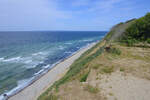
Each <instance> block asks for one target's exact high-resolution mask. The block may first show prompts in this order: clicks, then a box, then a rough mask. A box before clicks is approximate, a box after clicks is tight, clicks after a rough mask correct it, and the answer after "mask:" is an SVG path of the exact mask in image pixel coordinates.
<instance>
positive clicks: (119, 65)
mask: <svg viewBox="0 0 150 100" xmlns="http://www.w3.org/2000/svg"><path fill="white" fill-rule="evenodd" d="M149 16H150V14H149V13H148V14H147V15H146V16H144V17H142V18H139V19H132V20H129V21H127V22H125V23H120V24H118V25H116V26H114V27H113V28H112V29H111V30H110V32H109V33H108V34H107V35H106V36H105V38H104V39H103V40H102V41H101V42H99V43H97V44H96V45H95V46H94V47H93V48H91V49H90V50H88V51H86V52H85V53H84V54H83V55H82V56H81V57H80V58H79V59H77V60H76V61H75V62H74V63H73V64H72V65H71V66H70V69H69V71H68V72H67V73H66V74H65V75H64V76H63V77H62V78H61V79H60V80H58V81H57V82H55V83H54V84H53V85H52V86H51V87H50V88H49V89H47V91H46V92H44V93H43V94H42V95H41V96H40V97H39V98H38V100H142V99H143V98H144V99H143V100H149V98H150V81H149V80H150V67H149V66H150V62H149V61H150V47H149V45H148V46H147V47H145V46H144V47H141V46H133V45H129V43H130V42H129V41H131V42H134V41H138V42H139V43H143V42H147V43H149V36H150V30H149V29H150V27H149V25H150V24H149V22H150V17H149ZM134 43H135V42H134ZM126 83H128V84H126ZM125 94H126V95H125ZM141 97H143V98H141Z"/></svg>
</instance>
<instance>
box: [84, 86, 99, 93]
mask: <svg viewBox="0 0 150 100" xmlns="http://www.w3.org/2000/svg"><path fill="white" fill-rule="evenodd" d="M84 90H85V91H88V92H90V93H98V92H99V89H98V88H97V87H93V86H91V85H86V86H85V87H84Z"/></svg>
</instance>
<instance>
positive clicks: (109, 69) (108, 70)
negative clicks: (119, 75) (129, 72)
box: [101, 66, 114, 74]
mask: <svg viewBox="0 0 150 100" xmlns="http://www.w3.org/2000/svg"><path fill="white" fill-rule="evenodd" d="M101 71H102V72H104V73H107V74H108V73H112V72H113V71H114V67H113V66H111V67H108V66H105V67H104V68H102V70H101Z"/></svg>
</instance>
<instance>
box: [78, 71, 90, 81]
mask: <svg viewBox="0 0 150 100" xmlns="http://www.w3.org/2000/svg"><path fill="white" fill-rule="evenodd" d="M89 73H90V71H88V72H87V73H85V74H83V75H82V76H81V79H80V82H86V80H87V77H88V75H89Z"/></svg>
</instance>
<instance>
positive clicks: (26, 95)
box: [9, 43, 96, 100]
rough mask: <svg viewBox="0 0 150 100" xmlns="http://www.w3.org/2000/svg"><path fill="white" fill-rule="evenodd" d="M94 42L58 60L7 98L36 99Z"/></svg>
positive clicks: (16, 99)
mask: <svg viewBox="0 0 150 100" xmlns="http://www.w3.org/2000/svg"><path fill="white" fill-rule="evenodd" d="M95 44H96V43H93V44H90V45H88V46H87V47H85V48H83V49H81V50H79V51H78V52H77V53H75V54H74V55H73V56H71V57H69V58H67V59H66V60H64V61H63V62H60V63H59V64H57V65H56V66H54V68H52V69H51V70H50V71H49V72H48V73H46V74H45V75H43V76H42V77H41V78H39V79H38V80H37V81H35V82H34V83H33V84H31V85H30V86H28V87H26V88H25V89H24V90H22V91H21V92H19V93H17V94H16V95H14V96H12V97H10V98H9V100H36V99H37V98H38V96H40V94H42V93H43V92H44V91H45V90H46V89H47V88H49V87H50V86H51V85H52V84H53V83H54V82H55V81H57V80H58V79H60V78H61V77H62V76H63V75H64V74H65V73H66V72H67V71H68V69H69V67H70V65H71V64H72V63H73V62H74V61H75V60H76V59H77V58H79V57H80V56H81V55H82V54H83V53H84V52H85V51H87V50H88V49H90V48H91V47H93V46H94V45H95Z"/></svg>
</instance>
